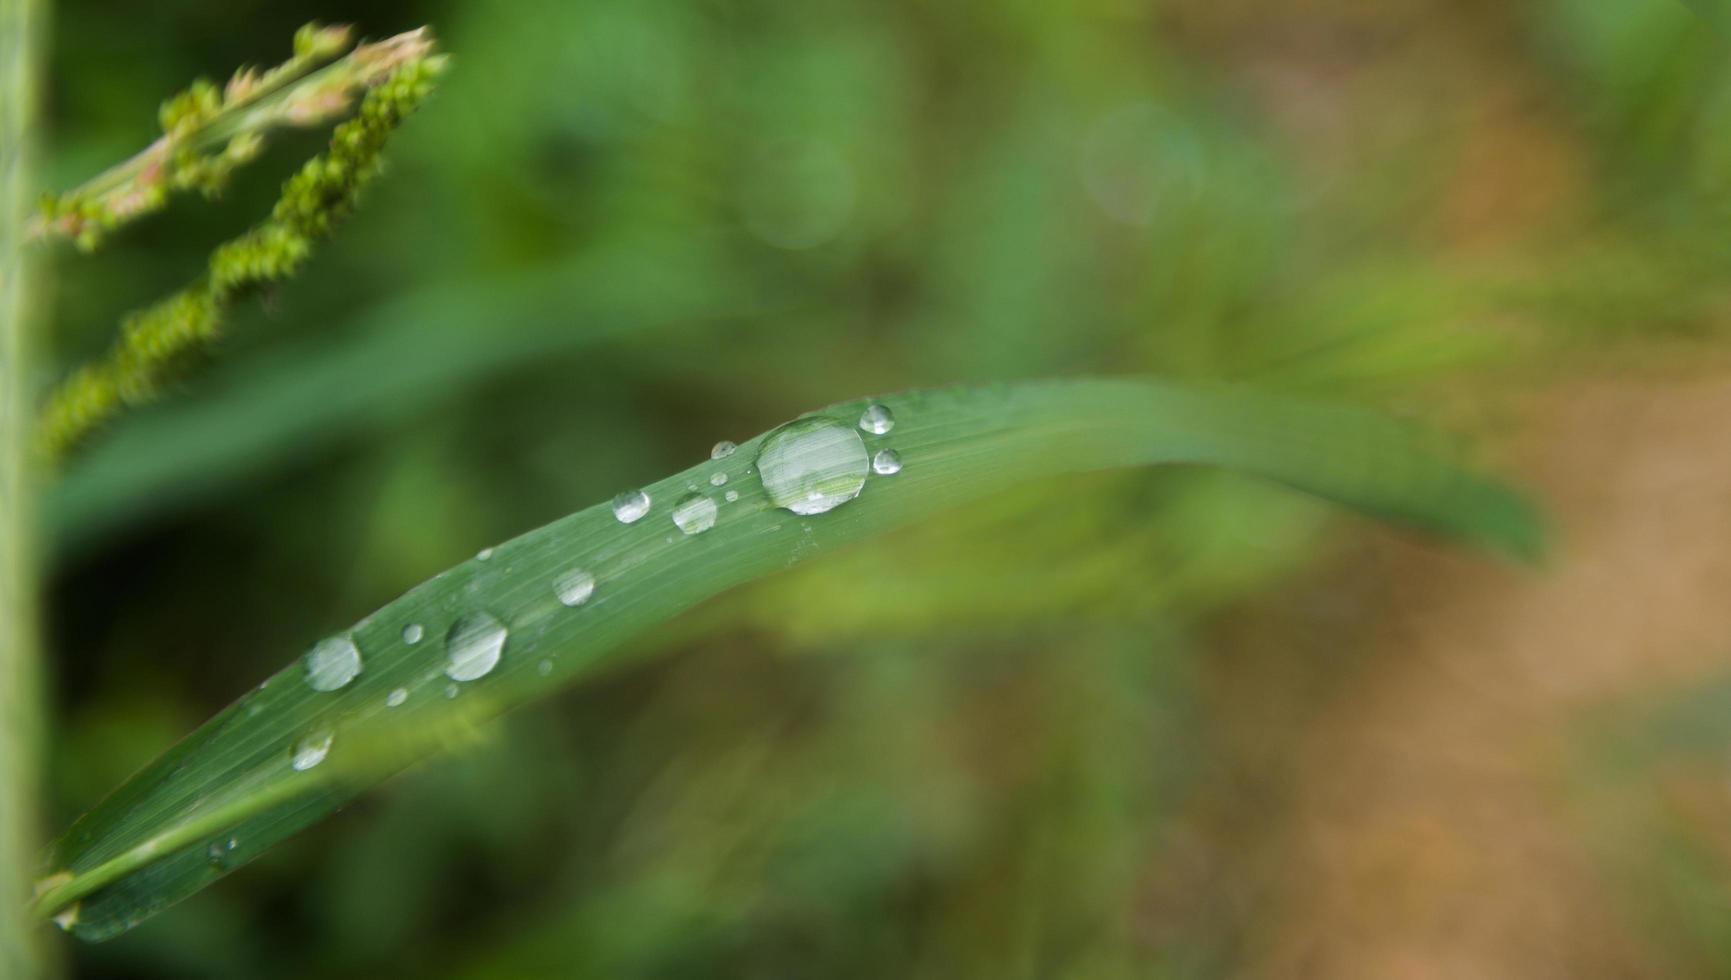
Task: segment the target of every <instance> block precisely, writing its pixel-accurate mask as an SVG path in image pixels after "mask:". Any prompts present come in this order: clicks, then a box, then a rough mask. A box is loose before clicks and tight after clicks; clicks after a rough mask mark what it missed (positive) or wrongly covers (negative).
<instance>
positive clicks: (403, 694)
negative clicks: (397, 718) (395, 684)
mask: <svg viewBox="0 0 1731 980" xmlns="http://www.w3.org/2000/svg"><path fill="white" fill-rule="evenodd" d="M408 699H409V690H408V688H405V687H399V688H397V689H396V690H394V691H392V692H391V693H389V694H387V695H385V707H387V708H399V707H402V704H403V702H404V701H407V700H408Z"/></svg>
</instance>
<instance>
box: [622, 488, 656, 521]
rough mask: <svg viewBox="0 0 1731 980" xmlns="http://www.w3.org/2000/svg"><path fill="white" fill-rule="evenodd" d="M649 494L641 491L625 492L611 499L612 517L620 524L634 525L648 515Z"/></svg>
mask: <svg viewBox="0 0 1731 980" xmlns="http://www.w3.org/2000/svg"><path fill="white" fill-rule="evenodd" d="M649 504H650V501H649V494H648V493H647V492H646V491H643V490H626V491H625V492H623V493H621V494H619V495H618V496H617V497H614V498H613V516H614V517H615V518H617V519H618V520H619V523H621V524H635V523H636V522H638V521H640V520H642V519H643V515H645V514H647V513H649Z"/></svg>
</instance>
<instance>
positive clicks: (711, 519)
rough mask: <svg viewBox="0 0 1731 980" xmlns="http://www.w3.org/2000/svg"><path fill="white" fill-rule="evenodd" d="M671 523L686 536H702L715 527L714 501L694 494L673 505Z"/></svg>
mask: <svg viewBox="0 0 1731 980" xmlns="http://www.w3.org/2000/svg"><path fill="white" fill-rule="evenodd" d="M673 523H675V524H677V525H679V529H680V530H681V531H684V532H685V533H686V534H702V533H703V532H705V531H707V530H709V529H710V528H712V527H714V526H715V501H713V500H711V499H709V498H708V497H705V496H704V495H703V494H701V493H694V494H691V495H690V496H687V497H685V498H683V499H681V500H680V501H679V503H677V504H674V505H673Z"/></svg>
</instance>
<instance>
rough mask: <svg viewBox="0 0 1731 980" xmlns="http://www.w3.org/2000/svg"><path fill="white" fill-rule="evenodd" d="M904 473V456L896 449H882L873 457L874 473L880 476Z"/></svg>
mask: <svg viewBox="0 0 1731 980" xmlns="http://www.w3.org/2000/svg"><path fill="white" fill-rule="evenodd" d="M901 471H902V454H901V453H898V452H896V451H895V450H894V449H880V450H878V451H877V455H876V456H873V457H872V472H873V473H876V474H877V475H879V476H895V475H896V474H897V473H900V472H901Z"/></svg>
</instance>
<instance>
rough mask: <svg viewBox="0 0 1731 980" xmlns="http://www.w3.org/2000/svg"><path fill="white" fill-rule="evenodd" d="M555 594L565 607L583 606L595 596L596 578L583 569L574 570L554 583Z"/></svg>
mask: <svg viewBox="0 0 1731 980" xmlns="http://www.w3.org/2000/svg"><path fill="white" fill-rule="evenodd" d="M553 592H554V593H555V594H556V595H558V596H559V601H560V602H562V603H564V604H565V605H567V606H581V605H582V604H584V603H585V602H588V601H589V597H590V596H592V595H594V594H595V576H593V575H591V574H589V573H588V572H587V571H584V570H583V569H581V568H574V569H572V570H571V571H569V572H566V573H565V574H564V575H561V576H559V579H558V581H556V582H554V583H553Z"/></svg>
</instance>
